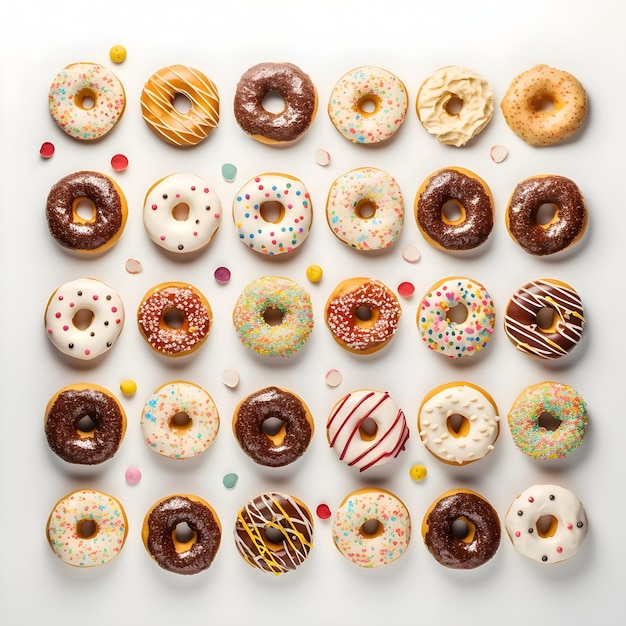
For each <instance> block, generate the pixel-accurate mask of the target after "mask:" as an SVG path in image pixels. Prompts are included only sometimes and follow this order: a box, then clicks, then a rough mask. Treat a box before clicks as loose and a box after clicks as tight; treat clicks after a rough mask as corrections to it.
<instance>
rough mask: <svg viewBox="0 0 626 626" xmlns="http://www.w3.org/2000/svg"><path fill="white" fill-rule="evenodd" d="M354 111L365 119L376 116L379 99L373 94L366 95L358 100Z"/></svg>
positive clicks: (378, 108)
mask: <svg viewBox="0 0 626 626" xmlns="http://www.w3.org/2000/svg"><path fill="white" fill-rule="evenodd" d="M356 109H357V111H358V112H359V113H360V114H361V115H364V116H366V117H369V116H371V115H376V113H378V111H379V110H380V98H379V97H378V96H377V95H376V94H375V93H366V94H365V95H363V96H361V97H360V98H359V99H358V101H357V103H356Z"/></svg>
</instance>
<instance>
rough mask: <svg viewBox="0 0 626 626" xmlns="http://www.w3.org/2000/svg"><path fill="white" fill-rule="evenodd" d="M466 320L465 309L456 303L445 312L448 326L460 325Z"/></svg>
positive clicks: (462, 305)
mask: <svg viewBox="0 0 626 626" xmlns="http://www.w3.org/2000/svg"><path fill="white" fill-rule="evenodd" d="M466 319H467V307H466V306H465V305H464V304H461V303H460V302H457V303H456V304H454V305H453V306H451V307H450V308H449V309H448V310H447V311H446V322H448V324H462V323H463V322H464V321H465V320H466Z"/></svg>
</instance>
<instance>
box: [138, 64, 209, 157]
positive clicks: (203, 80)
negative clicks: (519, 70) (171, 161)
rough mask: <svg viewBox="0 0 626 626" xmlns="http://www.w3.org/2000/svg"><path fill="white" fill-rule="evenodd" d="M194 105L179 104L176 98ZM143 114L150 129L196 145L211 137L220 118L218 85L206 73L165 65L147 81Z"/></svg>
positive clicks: (166, 138)
mask: <svg viewBox="0 0 626 626" xmlns="http://www.w3.org/2000/svg"><path fill="white" fill-rule="evenodd" d="M177 97H181V98H184V99H186V101H187V102H188V103H189V105H190V108H189V110H188V111H186V112H183V111H181V110H179V109H178V108H177V107H176V98H177ZM140 101H141V113H142V116H143V119H144V121H145V122H146V124H147V125H148V128H149V129H150V130H151V131H152V132H153V133H154V134H155V135H156V136H157V137H159V138H160V139H163V141H166V142H167V143H169V144H172V145H174V146H178V147H189V146H195V145H196V144H198V143H200V142H201V141H202V140H203V139H206V138H207V137H208V136H209V133H210V132H211V131H212V130H213V129H214V128H216V127H217V125H218V123H219V120H220V99H219V94H218V91H217V87H216V86H215V84H214V83H213V81H211V80H210V79H209V78H207V77H206V76H205V75H204V74H203V73H202V72H200V71H199V70H197V69H194V68H192V67H187V66H185V65H170V66H169V67H163V68H161V69H160V70H158V71H157V72H155V73H154V74H152V76H150V78H149V79H148V80H147V81H146V84H145V85H144V88H143V91H142V92H141V98H140Z"/></svg>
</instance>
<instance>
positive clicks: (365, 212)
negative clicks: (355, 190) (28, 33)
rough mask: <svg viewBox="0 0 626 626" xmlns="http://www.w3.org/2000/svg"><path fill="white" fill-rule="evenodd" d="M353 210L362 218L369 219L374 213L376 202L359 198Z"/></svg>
mask: <svg viewBox="0 0 626 626" xmlns="http://www.w3.org/2000/svg"><path fill="white" fill-rule="evenodd" d="M354 212H355V214H356V216H357V217H359V218H361V219H362V220H369V219H371V218H372V217H374V215H376V204H375V203H374V202H372V201H371V200H369V199H364V200H359V202H358V203H357V205H356V206H355V207H354Z"/></svg>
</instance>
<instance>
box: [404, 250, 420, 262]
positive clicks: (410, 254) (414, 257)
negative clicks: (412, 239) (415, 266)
mask: <svg viewBox="0 0 626 626" xmlns="http://www.w3.org/2000/svg"><path fill="white" fill-rule="evenodd" d="M421 256H422V255H421V254H420V251H419V250H418V249H417V248H416V247H415V246H405V247H404V248H403V249H402V258H403V259H404V260H405V261H406V262H407V263H417V262H418V261H419V260H420V258H421Z"/></svg>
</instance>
